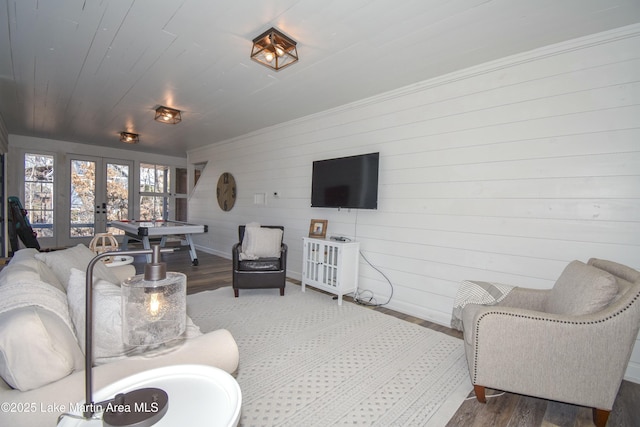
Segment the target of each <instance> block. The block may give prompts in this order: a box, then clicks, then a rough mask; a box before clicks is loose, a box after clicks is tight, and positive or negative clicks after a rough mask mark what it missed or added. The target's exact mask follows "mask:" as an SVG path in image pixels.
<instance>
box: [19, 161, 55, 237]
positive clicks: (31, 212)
mask: <svg viewBox="0 0 640 427" xmlns="http://www.w3.org/2000/svg"><path fill="white" fill-rule="evenodd" d="M53 179H54V173H53V156H46V155H41V154H25V156H24V198H25V200H24V206H23V207H24V209H25V210H26V211H27V212H28V218H29V222H30V223H31V227H32V228H33V230H34V231H35V232H36V233H38V236H39V237H53V231H54V230H53V200H54V199H53V196H54V194H53V187H54V181H53Z"/></svg>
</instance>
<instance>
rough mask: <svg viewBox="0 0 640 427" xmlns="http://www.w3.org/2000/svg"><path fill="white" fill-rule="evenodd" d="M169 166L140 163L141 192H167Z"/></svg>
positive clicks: (168, 189)
mask: <svg viewBox="0 0 640 427" xmlns="http://www.w3.org/2000/svg"><path fill="white" fill-rule="evenodd" d="M169 182H170V177H169V166H163V165H151V164H148V163H141V164H140V192H141V193H169V191H170V188H169Z"/></svg>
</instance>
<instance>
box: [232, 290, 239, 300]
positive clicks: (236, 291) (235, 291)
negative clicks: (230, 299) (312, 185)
mask: <svg viewBox="0 0 640 427" xmlns="http://www.w3.org/2000/svg"><path fill="white" fill-rule="evenodd" d="M233 295H234V296H235V297H236V298H238V289H237V288H234V289H233Z"/></svg>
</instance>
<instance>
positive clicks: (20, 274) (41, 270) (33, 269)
mask: <svg viewBox="0 0 640 427" xmlns="http://www.w3.org/2000/svg"><path fill="white" fill-rule="evenodd" d="M19 280H28V281H33V280H39V281H42V282H45V283H48V284H50V285H51V286H54V287H56V288H58V289H60V290H61V291H62V292H65V289H64V287H63V286H62V284H61V283H60V281H59V280H58V278H57V277H56V275H55V274H54V273H53V271H51V269H50V268H49V267H47V265H46V264H45V263H44V262H42V261H38V260H37V259H35V258H31V259H25V260H22V261H20V262H15V263H10V264H9V265H7V266H6V267H5V268H3V269H2V271H0V286H2V285H3V284H5V283H12V282H17V281H19Z"/></svg>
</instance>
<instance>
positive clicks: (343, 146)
mask: <svg viewBox="0 0 640 427" xmlns="http://www.w3.org/2000/svg"><path fill="white" fill-rule="evenodd" d="M326 90H331V88H330V87H328V88H326ZM274 108H277V105H276V106H275V107H274ZM372 151H379V152H380V153H381V160H380V183H379V207H378V209H377V210H375V211H367V210H360V211H355V210H352V211H348V210H342V211H338V210H334V209H316V208H314V209H312V208H310V207H309V203H310V185H311V163H312V161H313V160H318V159H325V158H331V157H338V156H345V155H353V154H360V153H366V152H372ZM188 160H189V162H190V163H200V162H203V161H206V162H207V166H206V169H205V170H204V172H203V175H202V178H201V180H200V181H199V183H198V185H197V186H196V188H195V189H194V190H193V192H192V194H191V197H190V201H189V212H190V219H191V220H192V221H195V222H202V223H206V224H209V227H210V228H209V230H210V231H209V233H208V234H207V235H204V236H203V237H198V239H197V240H198V244H199V245H200V247H201V248H203V249H204V250H207V251H210V252H213V253H217V254H219V255H222V256H226V257H229V256H230V249H231V246H232V244H233V243H234V242H235V241H236V227H237V225H238V224H241V223H245V222H249V221H258V222H260V223H262V224H271V223H273V224H282V225H284V226H285V227H286V231H285V238H286V241H287V243H288V244H289V261H288V270H289V271H288V274H289V275H290V276H291V277H297V278H299V277H300V272H301V268H302V266H301V264H302V241H301V238H302V237H303V236H304V235H306V234H307V233H308V227H309V221H310V219H312V218H323V219H328V220H329V233H328V234H329V235H337V234H339V235H345V236H349V237H354V238H356V239H357V240H359V241H360V242H361V248H362V251H363V253H364V255H365V256H366V257H367V259H368V260H369V261H371V263H372V264H373V265H375V266H376V267H377V268H379V269H380V270H381V271H382V272H384V274H385V275H386V276H387V277H388V278H389V279H390V280H391V282H392V283H393V289H394V292H393V298H392V300H391V302H390V303H389V304H388V307H389V308H392V309H395V310H398V311H401V312H404V313H408V314H412V315H415V316H418V317H421V318H424V319H428V320H431V321H434V322H436V323H440V324H445V325H447V324H448V323H449V321H450V316H451V308H452V305H453V300H454V297H455V295H456V292H457V290H458V285H459V283H460V281H461V280H463V279H479V280H492V281H499V282H505V283H512V284H517V285H521V286H529V287H536V288H549V287H551V286H552V285H553V283H554V280H555V279H556V278H557V277H558V276H559V274H560V273H561V271H562V269H563V268H564V267H565V266H566V264H567V263H568V262H569V261H571V260H573V259H579V260H582V261H586V260H587V259H589V258H590V257H599V258H606V259H611V260H615V261H617V262H620V263H623V264H627V265H629V266H631V267H634V268H639V269H640V251H639V249H640V222H639V219H640V25H638V26H632V27H626V28H623V29H619V30H616V31H612V32H607V33H602V34H598V35H594V36H591V37H587V38H582V39H578V40H574V41H571V42H568V43H563V44H560V45H554V46H549V47H547V48H543V49H538V50H536V51H532V52H529V53H526V54H521V55H517V56H513V57H509V58H504V59H502V60H499V61H494V62H491V63H488V64H484V65H482V66H479V67H474V68H472V69H467V70H463V71H460V72H457V73H454V74H449V75H446V76H443V77H440V78H437V79H432V80H429V81H425V82H422V83H421V84H417V85H414V86H411V87H407V88H404V89H402V90H398V91H394V92H391V93H386V94H383V95H381V96H378V97H375V98H372V99H366V100H363V101H361V102H358V103H355V104H350V105H346V106H344V107H342V108H338V109H334V110H331V111H326V112H324V113H321V114H317V115H313V116H310V117H306V118H303V119H301V120H296V121H293V122H289V123H284V124H281V125H279V126H275V127H271V128H267V129H263V130H262V131H259V132H255V133H252V134H249V135H246V136H244V137H240V138H236V139H233V140H229V141H226V142H224V143H219V144H215V145H211V146H208V147H205V148H203V149H199V150H197V151H193V152H190V153H189V154H188ZM225 171H227V172H231V173H233V175H234V176H235V178H236V182H237V184H238V201H237V204H236V206H235V207H234V209H233V210H232V211H230V212H226V213H225V212H222V211H221V210H220V209H219V208H218V207H217V204H216V201H215V184H216V181H217V179H218V176H219V175H220V174H221V173H222V172H225ZM274 192H278V193H279V197H278V198H275V197H273V193H274ZM255 193H266V194H267V203H266V205H254V194H255ZM360 271H361V273H360V287H361V289H367V290H370V291H372V292H373V293H374V295H375V298H376V300H377V301H378V302H384V301H386V300H387V298H388V296H389V295H390V286H389V284H388V283H386V281H385V280H384V278H383V277H382V275H381V274H379V273H378V272H376V271H375V270H374V269H373V268H371V267H369V266H367V265H366V264H365V263H364V262H362V264H361V269H360ZM639 349H640V345H636V349H635V351H634V353H633V356H632V362H631V364H630V366H629V369H628V371H627V378H629V379H631V380H633V381H636V382H640V350H639Z"/></svg>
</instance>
